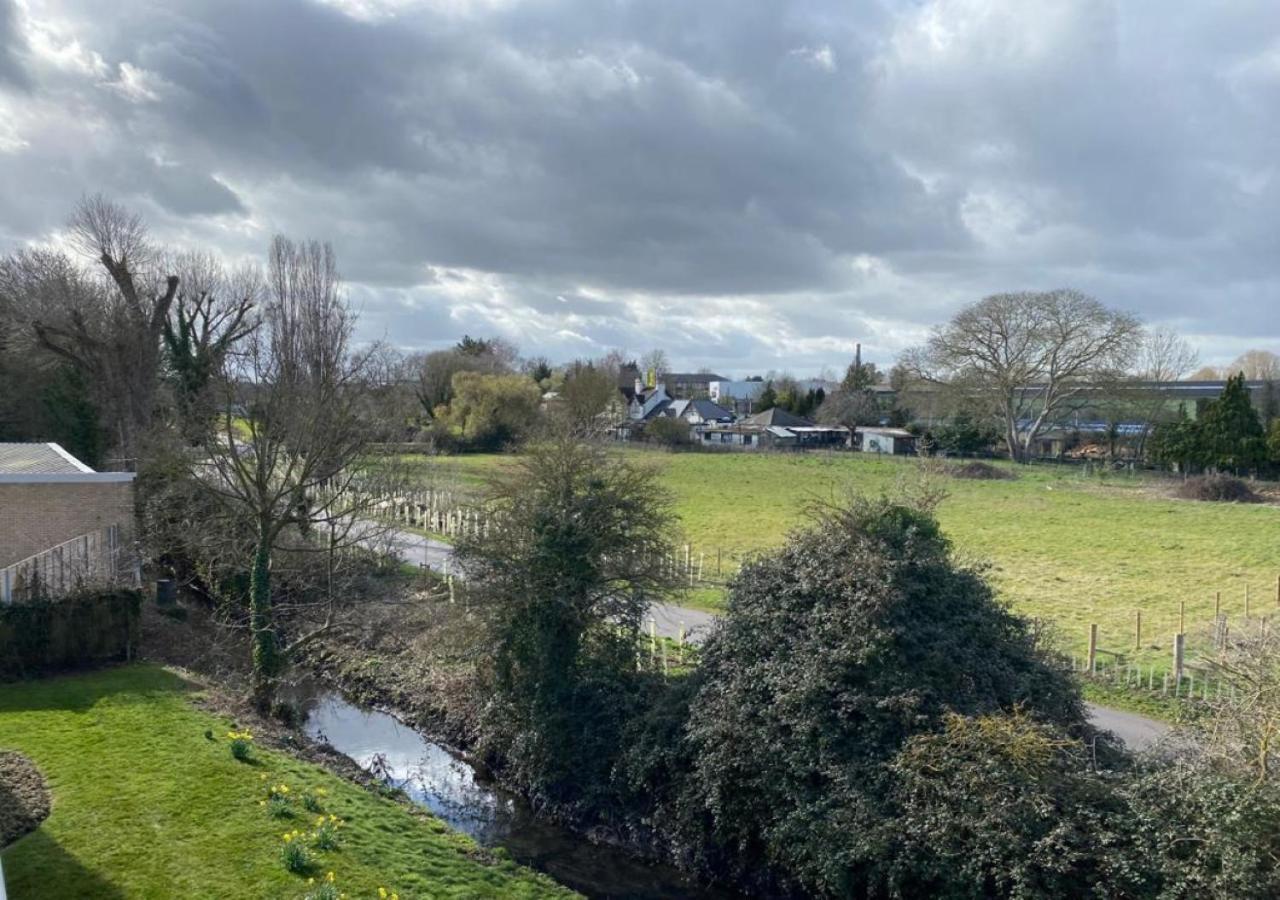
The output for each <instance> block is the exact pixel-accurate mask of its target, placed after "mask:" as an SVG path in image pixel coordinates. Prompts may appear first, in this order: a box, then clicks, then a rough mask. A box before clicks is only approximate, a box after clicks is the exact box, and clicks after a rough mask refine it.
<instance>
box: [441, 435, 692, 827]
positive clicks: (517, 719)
mask: <svg viewBox="0 0 1280 900" xmlns="http://www.w3.org/2000/svg"><path fill="white" fill-rule="evenodd" d="M487 504H488V508H489V514H490V516H491V519H490V527H489V528H487V529H485V530H484V531H481V532H479V533H476V534H470V535H466V536H463V537H462V538H461V539H460V540H459V541H458V543H457V545H456V548H455V553H456V559H457V560H458V563H459V564H460V566H461V567H462V570H463V571H464V572H465V573H466V576H467V579H468V585H467V588H466V593H467V595H468V598H469V601H468V602H472V603H476V604H478V605H479V609H480V610H481V611H482V614H483V615H484V616H485V619H486V622H487V625H488V629H489V636H490V637H489V643H490V646H491V648H492V649H491V652H492V654H493V662H492V666H491V667H489V668H487V670H486V673H485V674H486V675H487V677H488V679H489V683H490V685H491V689H492V698H491V699H490V700H489V702H488V705H487V707H486V709H485V711H484V714H483V720H482V728H483V731H482V734H483V738H482V740H481V744H480V745H481V749H482V750H483V751H484V752H485V753H486V754H487V755H488V756H489V757H490V758H491V759H493V760H494V761H495V762H496V763H497V764H499V765H501V766H502V767H503V768H504V769H505V770H506V772H507V773H508V776H509V777H510V778H511V779H512V780H513V781H515V782H516V783H517V784H519V785H520V786H521V787H522V788H523V789H524V790H525V791H527V792H528V793H529V794H530V795H531V796H532V797H533V799H534V800H535V802H536V803H537V804H539V805H545V806H549V807H552V808H554V809H559V810H561V811H568V812H570V813H572V814H582V813H584V812H589V811H591V810H593V809H598V808H599V806H600V803H601V801H600V797H599V792H600V791H601V790H602V789H603V788H605V787H606V786H607V785H608V782H609V780H610V777H611V769H612V766H613V763H614V761H615V760H616V757H617V755H618V753H619V750H620V747H621V745H622V730H623V728H624V726H625V724H626V722H627V718H628V716H629V714H630V712H631V710H632V709H634V706H635V702H636V698H635V686H634V685H633V684H632V682H634V680H635V677H634V676H635V669H636V647H637V642H638V639H639V633H640V621H641V617H642V616H643V615H644V613H645V611H646V610H647V609H648V608H649V605H650V603H651V602H653V601H655V600H658V599H661V598H662V597H663V596H665V595H666V594H667V593H668V592H669V590H670V588H671V585H670V582H669V580H668V578H667V577H666V576H665V575H664V568H663V567H662V566H661V565H660V563H661V561H662V560H665V559H667V558H669V557H670V555H671V552H672V550H673V546H672V543H671V520H670V517H669V513H668V511H667V507H666V504H665V502H664V499H663V497H662V495H661V493H660V492H657V491H655V490H654V489H653V486H652V481H651V475H650V473H649V472H648V471H647V470H646V469H644V468H643V467H639V466H636V465H633V464H628V463H625V462H623V461H621V460H618V459H616V458H613V457H611V456H610V455H609V454H607V453H605V452H604V451H603V450H602V449H600V448H599V447H597V446H594V445H591V444H584V443H580V442H577V441H575V440H573V439H572V438H570V437H564V438H561V439H558V440H555V441H552V442H549V443H547V444H543V445H539V446H537V447H534V448H533V449H531V450H530V451H529V452H528V453H527V454H526V455H525V456H524V457H522V459H521V460H520V462H519V464H518V465H517V466H516V467H515V468H514V469H513V470H512V471H510V472H508V473H503V474H502V475H500V476H499V477H498V479H497V480H496V481H495V482H494V483H493V484H492V486H491V489H490V492H489V494H488V499H487Z"/></svg>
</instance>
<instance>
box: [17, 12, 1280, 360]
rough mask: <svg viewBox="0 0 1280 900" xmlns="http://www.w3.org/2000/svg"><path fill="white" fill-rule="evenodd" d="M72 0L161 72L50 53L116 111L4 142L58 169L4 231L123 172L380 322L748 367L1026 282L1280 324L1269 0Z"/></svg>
mask: <svg viewBox="0 0 1280 900" xmlns="http://www.w3.org/2000/svg"><path fill="white" fill-rule="evenodd" d="M6 2H11V0H0V78H3V77H4V74H3V73H4V71H5V69H4V65H5V60H6V59H7V58H9V57H6V56H5V50H4V49H3V48H4V47H5V46H7V45H6V44H5V42H4V35H5V33H6V19H5V16H4V11H5V10H6V9H9V10H11V9H12V7H11V6H6V5H5V4H6ZM40 10H41V7H40V4H39V3H33V5H32V12H31V15H33V16H38V15H40ZM60 11H61V12H63V13H64V14H65V16H66V18H67V19H68V20H69V21H71V22H72V23H73V24H74V25H75V27H76V28H78V29H79V31H78V32H77V38H78V39H79V40H80V41H81V43H82V44H83V45H84V46H85V47H87V48H90V49H92V50H93V51H94V52H96V53H98V54H100V55H101V57H102V59H103V60H104V63H105V65H106V66H107V68H108V69H109V70H110V71H111V72H113V73H119V72H121V71H123V69H122V67H123V66H124V65H125V64H128V65H129V66H130V67H133V69H136V70H137V71H139V72H141V73H142V74H143V76H144V77H145V78H146V79H147V81H146V84H147V86H148V92H147V93H146V96H138V95H128V94H127V92H123V93H122V92H121V91H118V90H117V91H114V92H113V91H111V90H110V89H108V88H106V87H104V86H103V84H102V83H101V82H102V79H101V78H100V77H84V78H82V79H81V80H80V81H79V82H73V80H72V79H71V77H70V76H68V75H66V74H61V75H57V76H56V78H55V76H54V75H51V74H48V73H47V68H48V67H47V66H46V68H45V69H40V68H39V67H32V68H31V71H32V72H34V73H36V74H35V75H33V76H32V78H31V82H32V87H33V90H32V91H31V92H30V95H31V96H30V99H29V100H26V101H23V102H27V103H29V104H30V107H29V109H30V111H31V113H32V117H33V119H34V120H36V121H40V116H41V114H42V111H43V113H44V114H45V115H46V116H47V117H49V118H50V119H51V120H54V119H55V117H56V114H57V112H58V111H59V110H62V111H65V110H68V109H81V108H83V109H87V110H90V111H96V113H97V115H98V116H99V119H98V121H97V122H95V123H94V130H93V132H92V134H93V140H91V141H90V140H85V139H83V136H81V139H79V140H77V134H76V131H75V129H76V124H75V122H74V121H66V122H58V121H54V124H50V125H48V126H47V127H45V128H43V129H41V128H39V127H34V128H32V130H31V133H30V135H23V136H22V137H23V139H24V140H26V141H27V146H25V147H23V148H21V149H19V150H16V151H11V152H8V153H5V152H4V151H3V150H2V149H0V190H4V191H15V190H17V191H19V192H21V191H22V189H23V186H24V185H30V186H31V188H30V190H32V191H35V190H44V192H45V193H44V195H43V196H42V197H41V198H40V200H41V202H40V203H35V202H27V201H25V200H21V199H20V200H19V201H17V203H16V204H15V206H16V207H17V208H16V209H15V213H14V215H13V216H12V217H8V218H7V220H6V221H5V223H4V224H3V225H0V229H7V231H0V240H6V241H9V242H10V243H14V242H18V241H20V240H25V239H31V238H33V237H38V236H39V234H40V233H41V232H42V231H43V230H46V229H48V228H50V227H54V226H55V225H56V224H57V223H56V221H54V220H51V219H50V217H49V216H50V214H49V213H48V212H47V211H46V210H47V208H48V207H49V206H51V205H53V204H55V203H57V202H61V201H62V200H63V199H64V198H65V199H66V202H67V203H68V204H69V203H70V202H72V201H73V200H74V197H75V196H78V195H79V193H81V192H82V191H86V190H98V189H102V190H109V191H113V192H117V193H120V194H122V195H123V196H124V198H125V199H129V200H131V201H136V202H139V203H141V204H143V205H144V206H145V208H146V209H147V210H148V211H149V212H153V213H154V214H155V216H156V217H157V218H158V220H159V221H158V222H157V228H158V230H161V231H163V230H164V229H166V228H168V229H170V230H171V231H173V232H180V233H182V234H184V235H186V236H188V237H189V238H199V237H205V238H208V239H210V240H214V241H216V242H218V243H219V244H220V245H222V246H224V248H226V249H229V250H230V251H231V252H235V253H244V252H246V251H248V250H250V249H255V248H257V247H261V246H263V245H265V243H266V239H267V236H268V235H269V233H270V231H272V230H277V229H279V230H286V231H290V232H293V233H296V234H307V235H317V236H322V237H326V238H328V239H331V240H332V241H333V242H334V244H335V245H336V246H337V248H338V250H339V253H340V258H341V260H342V264H343V269H344V272H345V274H346V275H347V277H348V278H349V279H350V281H351V282H352V284H353V291H354V293H355V294H357V295H358V296H359V297H360V300H361V304H362V306H363V308H364V313H365V328H366V329H367V331H368V332H369V334H371V335H377V334H383V333H385V334H387V335H389V336H392V337H394V339H396V340H397V341H402V342H403V343H405V344H406V345H414V346H424V347H425V346H431V345H433V344H436V343H447V342H448V341H449V340H450V339H452V338H455V337H456V336H457V335H459V334H460V333H461V332H463V331H466V330H468V329H469V330H472V331H473V332H474V331H476V330H480V329H483V328H490V329H493V330H496V331H502V332H503V333H504V334H506V336H508V337H510V338H512V339H515V340H517V342H518V343H522V344H525V345H526V346H529V344H530V342H532V341H536V342H539V343H538V346H537V347H536V348H535V347H533V346H529V349H530V350H534V349H537V350H539V351H540V352H547V353H548V354H550V355H555V354H564V355H579V354H582V353H586V352H589V351H590V350H591V348H593V347H596V348H607V347H610V346H615V345H619V344H620V345H622V346H626V347H630V348H632V349H634V350H642V349H644V348H646V347H648V346H650V345H654V344H665V345H666V346H667V348H668V350H669V351H670V352H671V353H672V356H673V358H674V359H675V361H676V362H677V363H679V364H682V365H695V366H696V365H699V364H701V363H704V362H705V363H706V364H708V365H715V366H716V367H719V368H726V369H730V370H732V371H733V372H735V373H736V372H741V371H755V370H756V369H759V368H762V367H764V366H763V365H762V364H757V363H756V362H755V359H757V358H758V359H763V360H767V364H768V365H776V364H777V362H776V360H778V359H779V358H782V359H784V360H785V359H786V354H787V352H788V349H787V348H788V347H791V348H818V349H800V350H797V351H796V353H797V356H796V358H795V359H794V360H792V361H791V362H790V364H791V365H792V367H793V368H795V369H797V370H805V369H809V370H812V369H816V368H818V367H820V366H822V365H828V364H832V365H839V364H842V363H843V361H844V360H843V357H842V355H841V354H843V352H844V351H843V350H840V351H836V350H832V349H828V348H829V347H831V346H834V345H837V344H839V345H843V344H845V343H852V342H853V341H854V340H857V339H859V338H860V337H864V338H867V339H868V343H870V342H872V340H874V342H875V346H876V347H877V348H878V349H879V350H881V351H882V352H884V353H885V354H891V353H892V352H893V351H895V350H896V349H897V348H899V347H901V346H902V345H904V344H906V343H909V342H910V341H911V340H913V339H915V336H917V335H918V334H919V333H920V331H921V329H922V328H923V327H924V326H927V325H928V324H929V323H931V322H935V321H937V320H938V319H940V318H942V317H945V316H946V315H948V314H949V313H950V312H951V311H953V310H954V309H955V308H956V307H957V306H958V305H959V304H960V303H963V302H966V301H969V300H973V299H977V298H978V297H980V296H982V295H983V294H985V293H990V292H993V291H997V290H1006V289H1016V288H1024V287H1026V288H1035V287H1053V286H1059V285H1074V286H1078V287H1081V288H1082V289H1085V290H1091V291H1093V292H1095V293H1097V294H1098V295H1099V296H1100V297H1101V298H1102V299H1103V300H1104V301H1106V302H1109V303H1112V304H1114V305H1117V306H1123V307H1126V308H1130V309H1133V310H1135V311H1137V312H1139V313H1141V314H1142V315H1144V316H1146V317H1147V318H1149V319H1153V320H1160V321H1170V322H1174V321H1176V322H1178V323H1180V324H1181V325H1183V326H1185V327H1186V328H1187V329H1188V330H1189V331H1192V332H1194V333H1197V334H1201V335H1212V336H1214V341H1215V346H1224V347H1225V346H1231V345H1232V342H1233V341H1234V342H1235V344H1236V345H1237V346H1240V347H1243V346H1244V345H1245V344H1247V343H1249V344H1251V343H1255V342H1259V341H1263V342H1265V341H1272V342H1275V341H1277V340H1280V314H1277V313H1276V311H1275V297H1276V293H1277V291H1278V290H1280V257H1277V255H1276V254H1275V252H1274V230H1275V224H1276V221H1275V220H1276V212H1275V211H1276V209H1277V201H1280V172H1278V171H1277V170H1276V168H1275V164H1274V163H1273V161H1272V156H1273V150H1274V147H1275V145H1276V142H1277V139H1280V118H1277V117H1276V116H1275V115H1274V111H1275V109H1276V108H1277V104H1280V11H1277V10H1276V9H1275V8H1274V6H1273V5H1271V4H1267V3H1264V2H1262V0H1242V2H1240V3H1237V4H1233V5H1232V6H1231V7H1229V8H1219V7H1214V8H1212V9H1210V8H1209V7H1205V8H1203V9H1201V8H1199V7H1193V6H1192V7H1177V8H1176V9H1175V8H1172V7H1170V6H1169V5H1168V4H1164V3H1158V2H1156V0H1135V2H1132V3H1127V2H1126V3H1119V2H1116V0H1086V2H1082V3H1077V4H1060V3H1036V2H1032V0H1019V2H1013V0H946V2H921V3H916V2H910V3H908V2H902V3H896V2H889V0H886V2H884V3H881V4H861V5H856V8H853V7H851V6H850V5H849V4H845V3H838V2H835V0H827V2H816V3H809V4H782V3H777V2H775V0H706V2H700V3H689V2H687V0H652V2H646V3H633V2H620V3H599V2H597V0H534V2H528V3H516V4H499V5H496V6H495V7H494V8H492V9H487V8H486V9H483V10H476V11H473V12H472V13H470V14H467V15H462V16H459V15H450V14H447V13H442V12H439V11H438V10H435V9H433V7H432V6H431V5H427V6H424V7H420V8H405V9H401V10H399V11H398V13H397V14H396V15H388V16H382V17H375V18H373V19H369V20H366V19H360V18H357V17H354V16H350V15H347V14H344V12H343V11H342V9H341V8H340V6H338V5H335V4H332V3H325V4H321V3H318V2H307V0H279V2H273V3H259V2H250V0H218V2H214V0H196V2H192V3H186V4H181V5H173V4H167V3H162V2H160V0H122V2H120V3H117V4H115V6H114V7H113V15H112V16H110V17H106V16H102V15H101V14H100V12H99V6H98V4H97V3H96V2H89V0H80V2H79V5H78V6H77V5H75V4H66V5H63V6H62V7H60ZM10 19H12V17H11V16H10ZM12 30H13V29H12V27H11V26H10V27H9V31H10V32H12ZM819 49H820V50H821V64H817V62H816V61H817V57H816V56H815V54H816V53H817V51H818V50H819ZM42 73H45V74H42ZM46 81H47V83H46ZM41 104H44V105H43V106H41ZM84 127H85V128H86V129H88V125H85V126H84ZM85 133H86V134H88V133H89V132H88V131H87V130H86V132H85ZM3 140H4V133H3V131H2V130H0V148H2V147H3V143H2V142H3ZM10 195H11V194H10ZM11 196H12V195H11ZM62 215H65V212H64V211H63V210H62V209H59V210H58V216H57V218H58V220H60V218H61V216H62ZM218 223H222V225H221V226H219V225H218ZM225 226H230V227H225ZM659 310H666V311H667V312H666V314H665V319H664V318H663V316H661V315H657V314H655V311H659ZM726 310H728V312H726ZM735 361H736V362H735ZM882 361H884V362H888V361H889V360H887V359H885V360H882Z"/></svg>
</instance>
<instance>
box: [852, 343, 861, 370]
mask: <svg viewBox="0 0 1280 900" xmlns="http://www.w3.org/2000/svg"><path fill="white" fill-rule="evenodd" d="M853 365H854V369H855V371H858V372H861V371H862V344H861V343H858V344H854V345H853Z"/></svg>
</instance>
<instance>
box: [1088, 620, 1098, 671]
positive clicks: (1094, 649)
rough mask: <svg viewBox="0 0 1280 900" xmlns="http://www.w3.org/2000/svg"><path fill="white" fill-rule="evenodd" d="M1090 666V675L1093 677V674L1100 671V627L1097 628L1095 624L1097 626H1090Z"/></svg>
mask: <svg viewBox="0 0 1280 900" xmlns="http://www.w3.org/2000/svg"><path fill="white" fill-rule="evenodd" d="M1088 665H1089V669H1088V671H1089V674H1091V675H1092V674H1094V673H1095V672H1097V670H1098V669H1097V666H1098V626H1097V625H1096V624H1095V625H1090V626H1089V659H1088Z"/></svg>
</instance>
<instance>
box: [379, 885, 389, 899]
mask: <svg viewBox="0 0 1280 900" xmlns="http://www.w3.org/2000/svg"><path fill="white" fill-rule="evenodd" d="M378 900H387V889H386V888H384V887H380V888H378Z"/></svg>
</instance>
